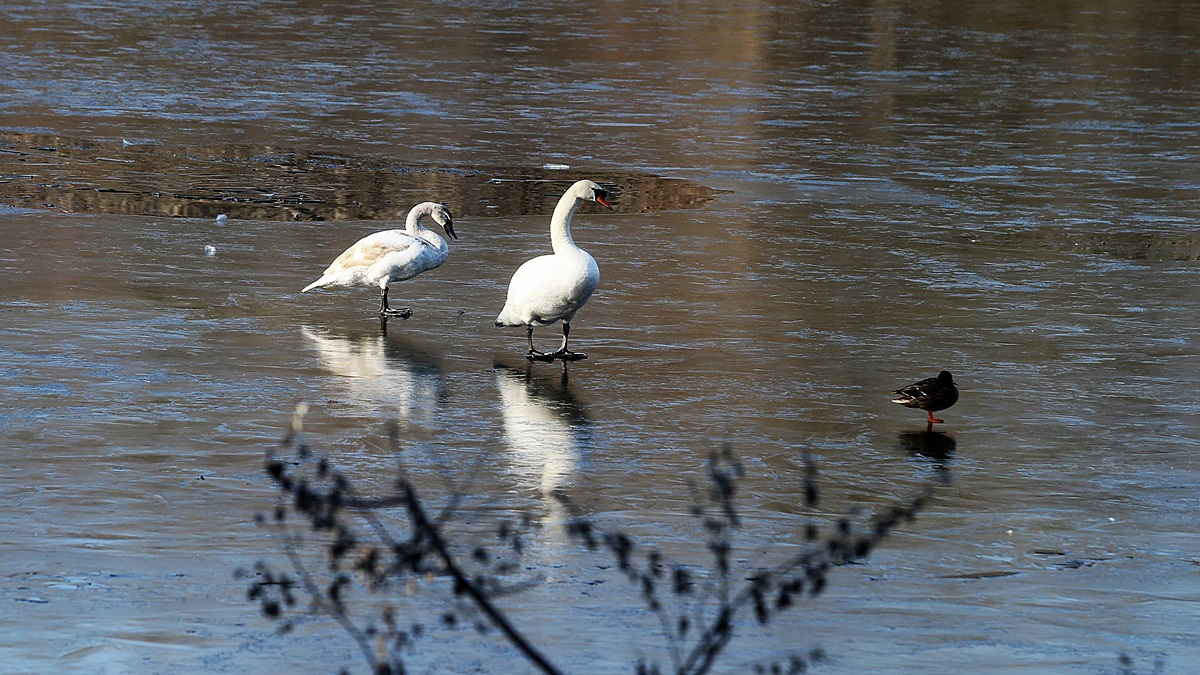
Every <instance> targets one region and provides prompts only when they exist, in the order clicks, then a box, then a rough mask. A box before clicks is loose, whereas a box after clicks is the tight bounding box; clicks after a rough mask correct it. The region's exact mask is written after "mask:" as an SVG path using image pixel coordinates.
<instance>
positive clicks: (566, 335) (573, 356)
mask: <svg viewBox="0 0 1200 675" xmlns="http://www.w3.org/2000/svg"><path fill="white" fill-rule="evenodd" d="M570 339H571V324H570V322H568V321H564V322H563V341H562V346H561V347H559V348H558V351H556V352H554V353H553V354H551V355H550V358H551V359H554V358H560V359H562V360H563V361H579V360H581V359H586V358H587V354H584V353H583V352H573V351H571V350H570V349H568V348H567V346H568V344H569V341H570Z"/></svg>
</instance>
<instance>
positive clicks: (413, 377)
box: [300, 326, 446, 427]
mask: <svg viewBox="0 0 1200 675" xmlns="http://www.w3.org/2000/svg"><path fill="white" fill-rule="evenodd" d="M300 330H301V332H302V333H303V334H304V337H305V338H306V339H307V340H308V342H309V343H310V344H311V345H312V346H313V347H315V348H316V350H317V353H318V354H319V355H320V357H321V363H322V364H323V365H324V366H325V368H327V369H328V370H329V371H330V372H331V373H333V374H334V375H337V376H339V377H341V378H345V379H341V380H339V381H337V383H336V385H337V386H338V387H340V388H341V389H343V390H344V391H345V392H346V395H347V396H348V398H349V399H350V401H351V402H352V403H353V404H354V405H356V406H359V407H362V408H366V409H369V410H372V411H382V412H384V413H385V414H386V415H391V414H396V415H398V416H399V417H400V419H402V420H406V421H409V422H414V423H417V424H420V425H423V426H426V427H431V426H432V425H433V421H434V415H436V414H437V409H438V407H439V404H440V403H442V402H443V401H444V399H445V398H446V392H445V376H444V374H443V373H442V366H441V362H440V361H439V360H438V358H437V357H435V356H433V355H431V354H429V353H428V352H426V351H425V350H423V349H422V348H420V347H417V346H415V345H410V344H407V343H405V342H403V341H402V340H401V339H400V338H398V337H394V336H391V335H388V334H380V333H378V332H360V331H350V332H343V333H339V334H335V333H332V332H326V331H321V330H317V329H314V328H309V327H307V326H303V327H301V329H300Z"/></svg>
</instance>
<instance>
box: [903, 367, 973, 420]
mask: <svg viewBox="0 0 1200 675" xmlns="http://www.w3.org/2000/svg"><path fill="white" fill-rule="evenodd" d="M895 393H896V394H897V395H898V397H897V398H894V399H892V403H899V404H900V405H902V406H906V407H909V408H920V409H921V410H925V411H927V412H928V413H929V426H933V425H934V424H940V423H942V422H944V421H945V420H940V419H938V418H936V417H934V416H933V413H934V411H935V410H945V409H946V408H949V407H950V406H952V405H954V404H955V403H956V402H957V401H958V387H957V386H955V385H954V378H953V376H951V375H950V371H948V370H943V371H942V372H940V373H938V376H937V377H931V378H929V379H926V380H921V381H920V382H914V383H912V384H910V385H908V386H907V387H905V388H903V389H897V390H896V391H895Z"/></svg>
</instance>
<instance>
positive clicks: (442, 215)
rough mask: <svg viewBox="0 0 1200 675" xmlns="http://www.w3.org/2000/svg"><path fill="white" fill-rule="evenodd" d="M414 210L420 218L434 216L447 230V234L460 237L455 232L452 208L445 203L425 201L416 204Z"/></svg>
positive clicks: (456, 237)
mask: <svg viewBox="0 0 1200 675" xmlns="http://www.w3.org/2000/svg"><path fill="white" fill-rule="evenodd" d="M413 211H414V212H415V213H416V214H417V218H418V219H420V218H421V217H422V216H429V217H430V218H433V219H434V221H436V222H437V224H438V225H441V226H442V229H443V230H445V231H446V236H448V237H450V238H451V239H458V235H457V234H454V216H452V215H450V209H448V208H446V207H445V205H443V204H439V203H437V202H424V203H421V204H417V205H416V206H414V207H413Z"/></svg>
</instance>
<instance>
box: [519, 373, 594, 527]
mask: <svg viewBox="0 0 1200 675" xmlns="http://www.w3.org/2000/svg"><path fill="white" fill-rule="evenodd" d="M534 372H535V371H534V369H533V368H532V366H529V365H526V366H525V367H523V368H511V367H509V366H505V365H501V364H496V366H495V373H496V387H497V388H498V389H499V390H500V406H501V412H502V413H503V415H504V440H505V443H506V445H507V446H508V449H509V450H510V453H509V454H510V457H511V462H512V465H513V467H514V469H515V470H516V471H518V472H519V473H520V474H521V475H522V477H523V478H526V479H530V478H532V479H534V480H535V481H536V485H537V488H538V491H539V493H540V495H541V496H542V497H543V501H544V503H545V505H546V510H547V514H548V515H547V517H548V519H550V520H560V519H563V518H565V515H564V514H563V512H562V507H561V505H560V504H559V503H558V501H557V500H555V499H554V498H553V497H552V496H551V495H553V494H554V493H555V492H557V491H559V490H562V489H563V488H565V487H566V486H567V485H569V484H570V482H571V480H572V478H573V477H574V475H575V472H576V470H577V469H578V466H579V461H580V458H581V455H582V453H583V450H584V447H585V446H586V444H587V438H588V433H589V431H588V426H589V424H590V420H589V419H588V417H587V413H586V412H585V411H584V409H583V406H582V405H581V404H580V403H579V401H578V399H576V398H575V395H574V394H573V393H572V392H571V388H570V385H569V383H568V379H567V371H566V369H565V368H564V369H563V370H562V372H561V375H552V376H541V375H539V376H535V375H534Z"/></svg>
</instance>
